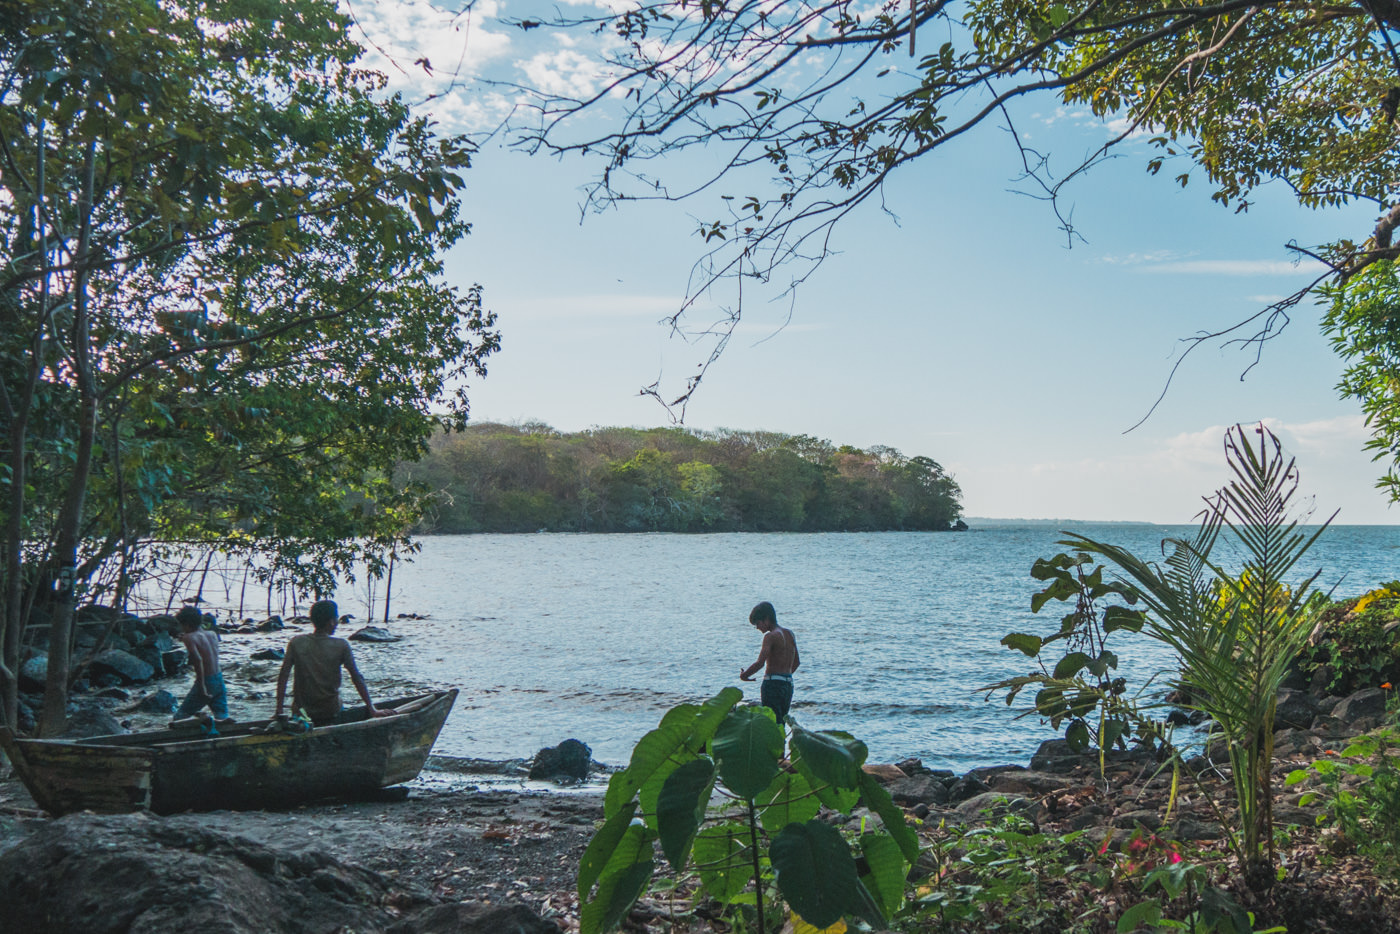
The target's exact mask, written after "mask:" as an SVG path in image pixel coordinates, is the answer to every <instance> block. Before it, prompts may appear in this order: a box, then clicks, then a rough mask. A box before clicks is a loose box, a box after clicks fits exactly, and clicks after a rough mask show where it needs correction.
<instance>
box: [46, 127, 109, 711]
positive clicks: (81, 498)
mask: <svg viewBox="0 0 1400 934" xmlns="http://www.w3.org/2000/svg"><path fill="white" fill-rule="evenodd" d="M95 159H96V146H95V144H94V143H91V142H90V143H88V147H87V153H86V155H85V156H84V157H83V191H82V194H81V199H80V201H79V205H78V210H79V213H80V216H81V227H80V229H79V233H78V250H77V255H76V258H75V264H76V265H77V273H76V275H75V277H74V284H73V293H74V295H73V299H74V301H73V348H72V360H73V368H74V370H75V371H76V372H75V376H76V377H77V380H78V392H79V412H78V446H77V450H76V452H75V454H74V462H73V475H72V477H71V479H70V480H69V482H68V494H67V495H66V496H65V497H64V500H63V507H62V509H61V510H60V511H59V516H58V528H57V534H56V535H55V540H54V561H55V563H56V565H57V567H58V580H59V599H58V605H57V606H56V607H55V608H54V613H53V618H52V621H51V625H50V627H49V660H48V675H47V680H46V681H45V684H44V708H43V710H42V711H41V712H40V715H39V735H40V736H55V735H57V734H59V733H62V732H63V730H64V728H65V727H66V726H67V723H68V666H69V663H70V661H71V658H72V656H71V646H72V642H71V640H72V636H73V611H74V609H75V605H76V602H77V585H78V580H77V571H78V530H79V527H80V526H81V525H82V520H83V504H84V502H85V500H86V498H87V485H88V477H89V475H90V474H91V471H92V452H93V448H94V446H95V441H96V436H97V379H96V374H95V373H94V369H93V368H94V361H93V360H92V354H91V353H90V349H91V347H90V343H89V337H90V334H89V332H90V322H89V320H88V302H87V269H86V266H87V261H88V239H89V237H90V236H91V231H92V186H93V177H94V173H95Z"/></svg>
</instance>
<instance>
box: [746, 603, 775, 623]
mask: <svg viewBox="0 0 1400 934" xmlns="http://www.w3.org/2000/svg"><path fill="white" fill-rule="evenodd" d="M761 619H766V620H767V621H768V622H770V623H772V624H773V625H774V626H776V625H778V611H777V610H775V609H773V604H771V603H769V602H768V601H767V600H764V601H763V602H762V603H760V604H759V605H758V606H756V607H754V608H753V609H752V610H750V611H749V622H751V623H756V622H758V621H759V620H761Z"/></svg>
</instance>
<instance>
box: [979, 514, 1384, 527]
mask: <svg viewBox="0 0 1400 934" xmlns="http://www.w3.org/2000/svg"><path fill="white" fill-rule="evenodd" d="M962 521H964V522H966V523H967V524H968V525H969V526H972V527H974V528H975V523H978V522H983V523H991V524H995V525H1055V524H1056V523H1073V524H1078V525H1190V526H1194V525H1197V524H1198V523H1196V522H1153V521H1152V520H1150V519H1070V518H1058V519H1027V518H1025V517H1022V516H963V517H962ZM1302 524H1303V525H1305V526H1315V525H1321V524H1322V523H1320V522H1305V523H1302ZM1332 525H1333V526H1346V527H1357V528H1363V527H1364V528H1386V527H1389V526H1400V519H1397V520H1396V521H1395V522H1333V523H1332Z"/></svg>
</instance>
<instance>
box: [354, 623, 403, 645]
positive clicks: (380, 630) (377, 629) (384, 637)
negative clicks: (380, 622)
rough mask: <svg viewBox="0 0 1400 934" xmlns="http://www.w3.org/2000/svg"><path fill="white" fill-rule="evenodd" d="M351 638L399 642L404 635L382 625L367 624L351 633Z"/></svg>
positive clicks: (357, 640) (360, 640)
mask: <svg viewBox="0 0 1400 934" xmlns="http://www.w3.org/2000/svg"><path fill="white" fill-rule="evenodd" d="M350 638H351V639H353V640H355V641H356V642H398V641H400V640H401V639H403V636H396V635H394V634H393V633H391V632H390V631H389V630H387V629H385V628H384V627H382V626H366V627H365V628H364V629H361V630H359V631H358V632H355V633H353V634H351V636H350Z"/></svg>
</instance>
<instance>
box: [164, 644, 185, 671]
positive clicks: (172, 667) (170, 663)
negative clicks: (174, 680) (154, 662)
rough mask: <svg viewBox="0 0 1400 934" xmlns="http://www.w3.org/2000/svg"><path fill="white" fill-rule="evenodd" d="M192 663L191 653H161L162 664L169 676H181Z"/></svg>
mask: <svg viewBox="0 0 1400 934" xmlns="http://www.w3.org/2000/svg"><path fill="white" fill-rule="evenodd" d="M189 662H190V656H189V653H188V652H186V651H185V650H184V649H171V650H170V651H169V652H161V653H160V663H161V665H162V666H163V667H164V668H165V673H166V674H168V675H174V674H179V673H180V672H181V671H182V670H184V667H185V666H186V665H188V664H189Z"/></svg>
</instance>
